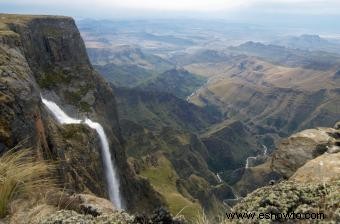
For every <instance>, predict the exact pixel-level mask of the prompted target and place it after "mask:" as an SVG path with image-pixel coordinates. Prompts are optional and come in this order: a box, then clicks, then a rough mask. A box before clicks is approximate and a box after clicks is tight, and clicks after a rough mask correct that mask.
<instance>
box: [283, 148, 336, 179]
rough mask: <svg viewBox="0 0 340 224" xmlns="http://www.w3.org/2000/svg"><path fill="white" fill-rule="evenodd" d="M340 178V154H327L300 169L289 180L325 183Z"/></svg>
mask: <svg viewBox="0 0 340 224" xmlns="http://www.w3.org/2000/svg"><path fill="white" fill-rule="evenodd" d="M339 178H340V153H335V154H330V153H325V154H324V155H322V156H319V157H317V158H315V159H313V160H311V161H308V162H307V163H306V164H305V165H304V166H302V167H300V168H299V169H298V170H297V171H296V172H295V173H294V175H293V176H291V177H290V178H289V180H291V181H294V182H304V183H305V182H312V183H323V182H330V181H334V180H337V179H339Z"/></svg>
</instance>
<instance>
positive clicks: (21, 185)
mask: <svg viewBox="0 0 340 224" xmlns="http://www.w3.org/2000/svg"><path fill="white" fill-rule="evenodd" d="M31 154H32V151H31V150H29V149H25V150H20V151H18V152H14V151H9V152H7V153H5V154H4V155H3V156H1V157H0V218H3V217H5V216H6V214H7V212H8V206H9V205H10V203H11V202H12V201H13V200H14V199H17V198H21V197H24V196H27V195H37V194H39V193H42V191H44V190H47V189H51V188H52V187H53V186H54V185H53V180H52V179H51V178H50V177H49V172H50V171H51V170H53V167H52V166H51V165H48V164H47V163H45V162H43V161H36V159H35V158H34V157H33V156H32V155H31Z"/></svg>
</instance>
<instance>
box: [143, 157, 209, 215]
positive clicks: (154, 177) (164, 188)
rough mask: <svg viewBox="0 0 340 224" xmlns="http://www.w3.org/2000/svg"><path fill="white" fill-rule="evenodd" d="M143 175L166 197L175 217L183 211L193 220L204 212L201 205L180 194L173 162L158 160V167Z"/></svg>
mask: <svg viewBox="0 0 340 224" xmlns="http://www.w3.org/2000/svg"><path fill="white" fill-rule="evenodd" d="M141 175H142V176H144V177H146V178H148V179H149V180H150V182H151V184H152V186H153V187H154V188H155V189H156V190H157V191H158V192H159V193H160V194H161V195H163V196H164V197H165V200H166V202H167V203H168V205H169V209H170V211H171V213H172V214H173V215H176V214H178V213H179V212H181V211H182V212H181V214H182V215H184V216H185V217H187V218H188V219H191V220H192V219H194V218H195V217H196V216H197V214H200V213H201V212H202V207H201V206H200V204H199V203H197V202H193V201H190V200H189V199H188V198H186V197H184V196H183V195H182V194H180V193H179V192H178V190H177V188H176V181H177V180H178V178H179V177H178V175H177V173H176V171H175V170H174V168H173V166H172V164H171V162H170V161H169V160H168V159H166V158H165V157H164V156H161V157H160V158H159V159H158V166H157V167H148V168H147V169H145V170H143V171H142V172H141ZM182 209H183V210H182Z"/></svg>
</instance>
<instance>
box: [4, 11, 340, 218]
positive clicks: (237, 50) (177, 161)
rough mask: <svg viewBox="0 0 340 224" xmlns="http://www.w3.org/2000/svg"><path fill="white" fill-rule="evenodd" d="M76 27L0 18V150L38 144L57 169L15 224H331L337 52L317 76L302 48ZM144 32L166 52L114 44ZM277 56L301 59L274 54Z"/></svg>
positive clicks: (21, 202)
mask: <svg viewBox="0 0 340 224" xmlns="http://www.w3.org/2000/svg"><path fill="white" fill-rule="evenodd" d="M79 23H80V25H79V26H80V29H81V33H80V32H79V31H78V28H77V26H76V24H75V22H74V20H73V19H72V18H70V17H59V16H29V15H10V14H0V103H1V108H0V156H2V155H4V154H6V153H9V152H11V150H12V149H13V148H14V149H16V150H18V151H20V150H22V149H26V148H27V149H29V150H30V156H32V160H33V161H41V162H46V163H49V162H51V164H53V165H54V164H55V165H54V166H55V167H54V169H53V172H52V171H51V172H50V173H51V175H53V178H54V179H55V180H56V183H57V184H56V185H57V186H58V188H57V189H56V190H55V189H52V190H50V189H46V190H47V192H45V191H43V190H45V189H43V188H42V190H41V191H42V192H39V193H41V194H43V193H44V194H45V195H43V196H44V197H42V199H41V198H39V197H40V196H41V195H38V196H39V197H38V196H37V195H34V197H32V199H31V198H29V197H28V198H29V200H27V201H25V200H26V199H27V198H25V197H18V202H17V201H15V200H13V204H12V205H11V206H13V208H15V209H13V210H11V209H8V211H7V212H8V215H7V217H5V218H4V219H5V223H6V224H7V223H10V224H18V223H19V224H26V223H25V222H26V221H27V222H31V223H39V224H50V223H67V222H70V223H72V221H73V222H76V223H77V222H78V223H86V224H93V223H110V222H111V223H123V224H132V223H133V224H136V223H137V224H140V223H142V221H143V220H144V221H145V220H147V221H149V223H152V224H159V223H160V222H161V221H164V219H165V220H168V223H170V224H178V223H180V224H182V223H190V224H191V223H200V222H198V221H197V219H198V218H200V217H201V216H204V217H206V219H207V220H208V219H209V222H210V224H211V223H214V224H215V223H219V222H220V221H221V220H220V219H221V217H224V214H225V212H226V211H235V210H234V208H235V209H238V210H237V211H247V210H249V211H256V212H258V211H263V210H265V211H271V210H270V209H276V210H277V211H280V212H288V211H289V212H290V211H305V210H304V209H306V210H307V211H315V209H318V210H319V211H323V212H326V213H327V215H329V217H330V218H329V219H330V220H335V218H336V217H337V212H338V210H337V209H338V205H337V204H336V202H334V201H335V199H334V197H335V196H334V194H333V193H332V192H335V194H337V192H338V190H339V189H338V181H339V177H340V174H339V169H338V167H339V162H338V161H339V160H338V158H339V141H340V132H339V131H340V130H339V124H337V125H335V126H334V123H335V122H336V121H338V120H340V114H339V111H338V107H337V102H339V94H340V91H339V83H340V80H339V79H336V78H334V71H335V70H337V66H338V64H337V63H336V60H337V57H335V56H334V57H333V55H331V56H330V55H328V54H326V53H325V54H323V56H324V57H325V58H326V59H327V58H328V57H329V58H333V61H332V63H331V65H330V66H335V67H327V64H322V66H321V67H317V63H315V64H313V66H314V67H313V68H310V63H306V61H308V60H312V59H313V60H312V61H314V60H319V59H318V58H317V57H314V56H313V55H315V54H316V53H313V54H312V56H313V57H312V58H310V57H309V56H308V57H307V56H306V54H307V53H306V52H305V51H303V52H301V51H300V50H297V49H282V48H281V47H273V46H271V45H264V44H255V43H247V44H245V45H241V46H239V47H233V48H223V50H218V49H214V50H209V49H208V50H204V49H203V50H202V49H199V48H201V47H202V46H206V43H207V42H206V41H207V40H209V39H206V38H207V36H205V35H206V33H200V35H199V37H195V35H197V34H196V33H195V32H193V31H191V30H190V29H184V31H183V32H184V33H181V35H179V36H180V38H177V37H176V38H175V37H173V36H169V35H158V36H157V35H156V34H154V35H146V34H147V33H146V32H144V31H141V32H140V33H138V32H137V34H136V33H134V32H135V31H134V32H123V31H126V30H128V29H130V28H129V26H130V25H131V24H132V25H133V22H131V23H126V24H125V23H123V25H122V26H121V27H115V24H116V23H115V22H112V21H100V22H98V23H100V24H101V23H103V24H105V26H103V27H104V28H103V27H101V26H99V25H98V23H97V22H93V21H88V20H84V21H81V22H79ZM117 23H118V24H120V23H119V22H117ZM141 23H142V24H143V22H141ZM93 24H94V25H93ZM112 24H113V25H112ZM146 24H147V25H145V24H144V25H145V26H146V27H148V26H152V25H153V24H151V25H150V24H149V23H146ZM111 26H114V28H115V29H112V30H115V32H113V31H112V30H111V28H110V27H111ZM137 26H138V27H140V29H143V26H139V23H138V24H137ZM122 27H123V28H122ZM133 27H134V29H135V28H136V26H133ZM164 27H165V28H164V29H168V28H167V26H164ZM109 28H110V29H109ZM120 29H122V30H123V31H122V32H121V33H119V32H118V31H120ZM125 29H126V30H125ZM147 30H153V29H147ZM188 30H189V31H188ZM148 32H151V31H148ZM176 32H181V31H180V30H176ZM186 32H189V34H188V33H186ZM190 32H193V33H190ZM210 32H212V31H209V32H208V36H209V38H211V37H210V36H211V35H210ZM165 33H171V32H168V30H166V31H165ZM119 35H122V36H119ZM124 35H127V36H129V35H135V36H133V37H130V36H129V37H130V38H131V39H129V38H128V37H126V36H124ZM220 35H221V34H220ZM184 37H185V38H192V41H183V40H182V39H181V38H184ZM82 38H84V40H85V43H84V42H83V39H82ZM138 38H145V39H146V40H147V41H146V43H145V42H141V43H140V44H143V43H144V44H145V45H146V47H150V46H159V47H160V48H162V46H163V45H162V44H159V43H158V42H162V43H163V41H164V42H166V43H167V44H168V45H165V47H164V49H160V50H159V51H157V52H156V53H157V54H156V53H155V52H154V51H152V50H150V49H149V50H148V51H147V50H145V49H142V50H141V49H139V48H138V47H132V46H126V45H122V46H119V47H115V46H111V45H110V46H108V45H109V44H110V43H116V42H115V41H117V42H119V41H120V42H121V41H131V40H133V41H136V40H139V39H138ZM148 38H149V39H151V40H149V39H148ZM163 38H164V40H163ZM148 41H151V43H152V44H150V42H148ZM152 41H156V42H157V43H158V44H159V45H156V44H155V43H154V42H152ZM214 41H215V40H214ZM178 42H180V43H178ZM163 44H164V43H163ZM177 44H178V46H177ZM193 44H197V45H198V46H195V47H194V48H191V47H190V46H192V45H193ZM200 44H202V45H200ZM223 44H224V43H223ZM169 45H176V48H175V50H174V48H172V47H173V46H169ZM187 45H190V46H187ZM86 46H87V49H86ZM89 46H90V47H89ZM103 46H104V47H103ZM186 47H188V48H186ZM196 47H197V48H198V50H197V49H196ZM183 48H184V49H185V50H183ZM254 49H255V50H254ZM253 51H256V53H257V54H256V55H255V53H254V52H253ZM262 51H263V52H262ZM280 51H282V52H280ZM87 53H89V55H90V56H91V58H89V57H88V54H87ZM251 53H252V54H251ZM281 53H282V54H288V55H289V56H290V57H292V58H293V59H294V62H295V63H292V60H293V59H291V58H289V60H288V61H282V60H283V59H282V58H280V57H279V58H274V59H275V61H274V62H273V61H270V60H269V59H272V58H271V56H272V54H274V55H280V54H281ZM268 54H269V55H268ZM296 55H297V56H299V57H301V58H302V59H303V60H302V59H301V58H300V59H301V60H302V61H301V60H298V59H296V57H297V56H296ZM260 56H261V57H260ZM293 56H294V57H293ZM268 58H269V59H268ZM284 59H286V58H285V57H284ZM320 60H321V59H320ZM323 60H324V59H322V61H323ZM315 66H316V67H315ZM99 72H101V73H99ZM207 80H209V81H207ZM69 115H71V116H69ZM319 126H323V127H324V128H319ZM333 126H334V127H333ZM18 145H19V146H20V147H18ZM267 147H268V148H267ZM99 148H100V149H99ZM320 161H321V162H322V164H323V167H327V168H326V169H327V172H326V173H324V172H319V171H318V170H320V169H319V168H320V166H319V164H320ZM311 177H313V178H311ZM316 180H322V181H324V182H325V184H322V185H320V184H319V183H318V181H316ZM319 182H320V181H319ZM325 186H327V188H325ZM0 187H1V185H0ZM60 189H62V190H60ZM328 189H331V192H330V191H329V190H328ZM287 192H288V193H287ZM287 194H289V195H293V196H292V198H290V197H285V195H287ZM273 195H274V196H273ZM35 197H37V198H35ZM106 198H107V199H109V200H110V201H108V200H106ZM318 198H319V199H318ZM38 199H39V200H38ZM286 199H287V200H286ZM300 199H301V200H300ZM326 199H327V200H326ZM253 202H254V203H253ZM333 202H334V203H333ZM273 207H274V208H273ZM123 210H124V211H123ZM23 216H27V219H26V218H25V219H23V218H22V217H23ZM182 216H183V217H184V219H185V221H183V220H181V219H180V218H181V217H182ZM18 217H20V218H18ZM36 217H38V218H39V220H38V218H36ZM160 217H161V218H160ZM1 219H2V217H0V222H1V221H2V220H1ZM160 219H161V220H160ZM177 219H178V220H177ZM18 220H20V221H18ZM21 220H23V221H21ZM32 220H34V221H32ZM70 220H71V221H70ZM75 220H76V221H75ZM108 220H109V221H108ZM112 220H113V221H112ZM141 220H142V221H141ZM150 220H153V221H150ZM155 220H156V221H155ZM157 220H158V221H157ZM169 220H170V221H169ZM207 220H205V221H206V222H203V223H204V224H206V223H207V222H208V221H207ZM227 221H229V220H223V222H222V221H221V222H222V223H223V224H224V223H228V222H227ZM201 223H202V222H201Z"/></svg>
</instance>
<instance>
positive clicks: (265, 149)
mask: <svg viewBox="0 0 340 224" xmlns="http://www.w3.org/2000/svg"><path fill="white" fill-rule="evenodd" d="M262 147H263V155H261V154H260V155H257V156H250V157H248V158H247V159H246V167H245V168H246V169H248V168H249V161H250V160H256V159H257V158H258V157H260V156H264V157H266V156H267V154H268V148H267V146H265V145H262Z"/></svg>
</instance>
